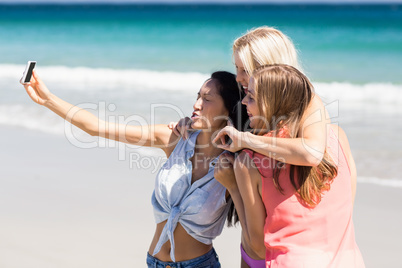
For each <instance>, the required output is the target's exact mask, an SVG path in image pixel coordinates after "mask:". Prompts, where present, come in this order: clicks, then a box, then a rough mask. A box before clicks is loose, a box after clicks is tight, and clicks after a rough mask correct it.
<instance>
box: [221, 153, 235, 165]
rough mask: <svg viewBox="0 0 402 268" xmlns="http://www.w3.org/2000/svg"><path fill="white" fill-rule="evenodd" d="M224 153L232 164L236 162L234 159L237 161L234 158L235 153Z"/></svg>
mask: <svg viewBox="0 0 402 268" xmlns="http://www.w3.org/2000/svg"><path fill="white" fill-rule="evenodd" d="M222 155H223V156H224V157H225V158H226V160H227V161H229V162H230V164H232V165H233V163H234V161H235V158H234V155H233V154H230V153H224V154H222Z"/></svg>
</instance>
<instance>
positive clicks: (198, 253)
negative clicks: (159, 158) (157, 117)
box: [24, 72, 244, 267]
mask: <svg viewBox="0 0 402 268" xmlns="http://www.w3.org/2000/svg"><path fill="white" fill-rule="evenodd" d="M24 87H25V89H26V91H27V93H28V95H29V96H30V97H31V99H32V100H33V101H34V102H36V103H38V104H40V105H43V106H45V107H46V108H48V109H50V110H51V111H53V112H54V113H56V114H58V115H59V116H61V117H62V118H64V119H65V120H67V121H69V122H71V123H72V124H73V125H75V126H77V127H79V128H80V129H82V130H83V131H85V132H87V133H89V134H90V135H93V136H100V137H104V138H107V139H113V140H116V141H120V142H126V143H130V144H134V145H140V146H150V147H156V148H160V149H162V150H163V151H164V152H165V154H166V156H167V157H168V160H167V162H166V163H165V164H164V165H163V166H162V168H161V169H160V170H159V172H158V174H157V176H156V183H155V190H154V193H153V195H152V205H153V207H154V215H155V220H156V230H155V234H154V238H153V239H152V242H151V245H150V247H149V252H148V257H147V264H148V267H169V266H170V267H220V264H219V260H218V257H217V255H216V253H215V251H214V249H213V246H212V240H213V239H214V238H215V237H217V236H218V235H220V233H221V232H222V229H223V226H224V223H225V220H226V217H227V215H228V213H229V214H231V213H230V210H231V209H233V207H232V208H231V204H232V202H231V200H230V198H228V197H229V196H228V193H227V191H226V189H225V187H223V186H222V185H221V184H220V183H219V182H217V181H216V180H215V179H214V165H215V163H216V161H217V159H218V157H219V156H220V155H221V153H222V152H223V150H222V149H219V148H217V147H216V146H214V145H213V144H212V140H213V138H214V136H215V134H216V133H217V132H218V131H219V130H220V129H222V128H223V127H224V126H226V125H227V122H228V121H232V122H233V123H234V124H235V125H244V124H243V122H241V117H239V115H240V114H242V111H241V109H243V114H244V106H243V107H242V106H241V105H239V102H240V100H241V98H242V95H241V93H240V91H239V88H238V85H237V83H236V77H235V75H233V74H231V73H228V72H215V73H213V74H212V76H211V78H210V79H208V80H207V81H205V83H204V84H203V85H202V87H201V89H200V91H199V92H198V98H197V100H196V102H195V104H194V106H193V108H194V111H193V113H192V116H191V119H192V122H191V127H192V128H193V129H194V130H196V131H195V132H193V133H192V134H191V135H190V137H189V138H188V139H187V140H183V139H181V138H179V137H177V136H176V135H174V134H173V133H172V131H171V130H170V129H169V128H168V126H167V125H154V126H131V125H122V124H116V123H112V122H105V121H102V120H100V119H99V118H97V117H96V116H94V115H93V114H92V113H90V112H88V111H86V110H84V109H81V108H79V107H76V106H74V105H72V104H69V103H67V102H65V101H64V100H62V99H60V98H58V97H56V96H55V95H53V94H52V93H51V92H50V91H49V90H48V89H47V87H46V85H45V84H44V83H43V82H42V80H41V79H40V78H39V76H38V75H37V73H36V72H34V73H33V78H32V80H31V83H30V84H27V85H24Z"/></svg>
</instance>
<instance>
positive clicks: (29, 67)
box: [24, 61, 36, 83]
mask: <svg viewBox="0 0 402 268" xmlns="http://www.w3.org/2000/svg"><path fill="white" fill-rule="evenodd" d="M35 65H36V62H34V61H31V62H30V63H29V66H28V70H27V71H26V72H27V74H26V76H25V79H24V83H29V82H30V81H31V77H32V71H33V69H34V68H35Z"/></svg>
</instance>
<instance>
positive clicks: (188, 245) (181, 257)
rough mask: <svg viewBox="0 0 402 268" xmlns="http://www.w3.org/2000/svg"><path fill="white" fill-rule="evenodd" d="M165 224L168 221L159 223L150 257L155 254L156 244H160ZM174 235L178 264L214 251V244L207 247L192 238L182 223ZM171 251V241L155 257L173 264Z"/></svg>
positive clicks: (178, 225) (150, 249)
mask: <svg viewBox="0 0 402 268" xmlns="http://www.w3.org/2000/svg"><path fill="white" fill-rule="evenodd" d="M165 224H166V221H164V222H161V223H158V224H157V225H156V230H155V235H154V238H153V239H152V243H151V246H150V247H149V254H150V255H152V253H153V252H154V249H155V247H156V244H157V243H158V240H159V237H160V235H161V233H162V230H163V227H164V226H165ZM173 235H174V241H175V258H176V262H180V261H186V260H191V259H194V258H197V257H200V256H202V255H204V254H206V253H208V251H210V250H211V249H212V244H211V245H205V244H203V243H201V242H199V241H197V240H195V239H194V238H193V237H191V236H190V235H189V234H188V233H187V232H186V230H185V229H184V228H183V226H181V224H180V223H178V224H177V227H176V230H175V231H174V233H173ZM170 249H171V247H170V241H169V240H168V241H167V242H166V243H165V244H163V246H162V248H161V250H160V251H159V252H158V254H156V255H155V256H154V257H155V258H157V259H158V260H161V261H164V262H171V261H172V259H171V258H170Z"/></svg>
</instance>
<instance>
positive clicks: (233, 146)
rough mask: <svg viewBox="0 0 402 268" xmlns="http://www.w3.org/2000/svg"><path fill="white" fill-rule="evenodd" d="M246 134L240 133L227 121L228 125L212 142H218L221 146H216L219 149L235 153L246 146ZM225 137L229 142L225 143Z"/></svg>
mask: <svg viewBox="0 0 402 268" xmlns="http://www.w3.org/2000/svg"><path fill="white" fill-rule="evenodd" d="M246 134H247V133H246V132H240V131H238V130H237V129H236V128H234V127H233V125H232V124H231V123H230V122H229V121H228V125H227V126H226V127H224V128H223V129H222V130H221V131H219V132H218V134H217V135H216V137H215V138H214V140H213V142H214V143H217V142H218V141H220V143H221V144H217V147H218V148H221V149H223V150H226V151H230V152H237V151H240V150H241V149H243V148H245V146H246V140H245V138H246ZM226 136H228V137H229V138H230V142H226Z"/></svg>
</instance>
